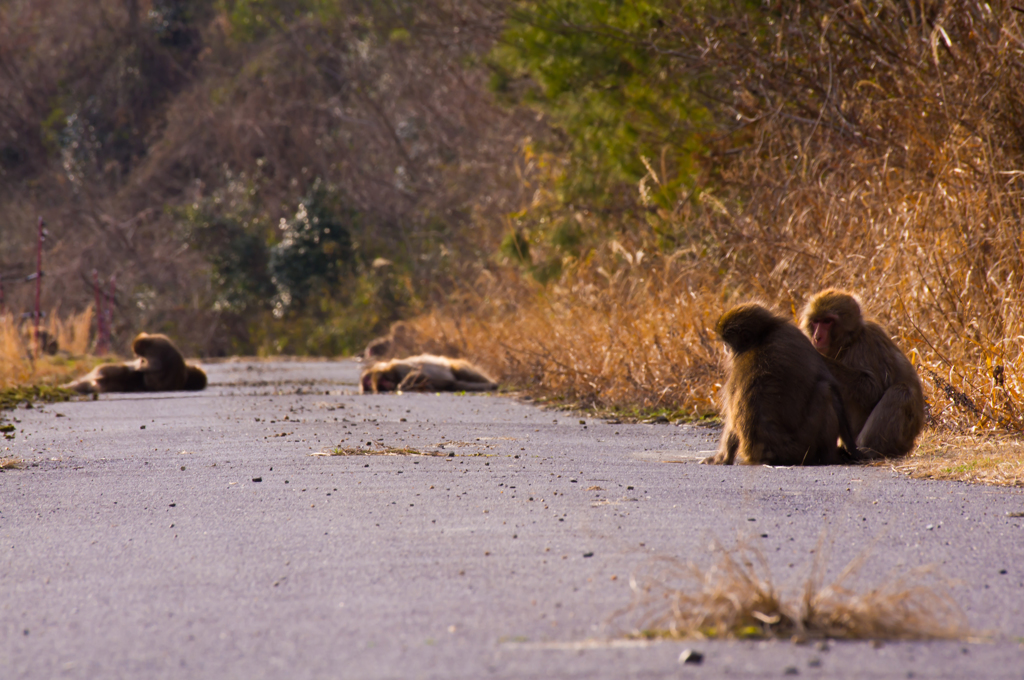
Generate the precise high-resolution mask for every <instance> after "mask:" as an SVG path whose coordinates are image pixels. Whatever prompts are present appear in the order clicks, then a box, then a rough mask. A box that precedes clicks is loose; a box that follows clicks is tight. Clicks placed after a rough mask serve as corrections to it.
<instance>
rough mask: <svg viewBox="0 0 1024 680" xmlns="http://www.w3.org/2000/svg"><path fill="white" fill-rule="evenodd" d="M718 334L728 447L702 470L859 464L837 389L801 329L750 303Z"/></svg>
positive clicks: (721, 324)
mask: <svg viewBox="0 0 1024 680" xmlns="http://www.w3.org/2000/svg"><path fill="white" fill-rule="evenodd" d="M715 331H716V332H717V333H718V335H719V337H721V338H722V340H723V341H724V342H725V344H726V345H728V346H729V349H730V350H731V359H730V364H731V365H730V368H729V378H728V380H727V381H726V384H725V388H724V390H723V407H724V408H723V416H724V420H725V429H724V430H723V432H722V440H721V443H720V445H719V448H718V453H716V454H715V455H714V456H710V457H708V458H706V459H704V461H703V462H704V463H711V464H717V465H732V464H733V463H742V464H747V465H762V464H763V465H828V464H834V463H845V462H848V461H849V458H850V457H856V455H857V452H856V447H855V445H854V438H853V433H852V431H851V430H850V427H849V425H848V423H847V422H846V417H845V413H844V411H843V403H842V397H841V396H840V391H839V384H838V383H837V382H836V379H835V378H833V377H832V374H831V373H829V371H828V368H827V367H826V366H825V361H824V359H822V357H821V355H819V354H818V353H817V352H816V351H815V349H814V346H813V345H811V343H810V341H809V340H808V339H807V338H806V337H805V336H804V334H803V333H801V332H800V330H799V329H798V328H797V327H796V326H794V325H793V324H792V323H790V322H789V321H787V320H786V319H783V318H782V317H779V316H776V315H774V314H772V313H771V312H770V311H768V310H767V309H765V308H764V307H761V306H760V305H757V304H753V303H749V304H744V305H740V306H738V307H734V308H733V309H731V310H729V311H728V312H726V313H725V314H724V315H723V316H722V318H721V319H719V321H718V324H717V325H716V326H715ZM840 437H842V440H843V444H844V445H845V446H846V451H845V452H844V451H842V450H841V449H840V448H839V446H838V443H837V439H838V438H840Z"/></svg>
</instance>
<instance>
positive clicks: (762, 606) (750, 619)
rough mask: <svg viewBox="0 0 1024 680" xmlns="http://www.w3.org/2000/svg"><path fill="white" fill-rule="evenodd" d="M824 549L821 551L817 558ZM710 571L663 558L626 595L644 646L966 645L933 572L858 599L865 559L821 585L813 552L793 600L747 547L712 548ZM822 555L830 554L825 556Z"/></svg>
mask: <svg viewBox="0 0 1024 680" xmlns="http://www.w3.org/2000/svg"><path fill="white" fill-rule="evenodd" d="M820 547H821V546H820V545H819V548H820ZM711 552H712V557H713V560H712V564H711V565H710V566H708V567H702V566H700V565H698V564H696V563H694V562H686V563H684V562H682V561H680V560H677V559H674V558H662V559H659V560H657V561H656V563H654V564H653V565H652V568H651V570H650V571H649V572H648V573H646V574H645V575H643V576H641V577H639V578H638V577H634V578H633V580H632V586H633V589H634V592H635V593H636V601H635V603H634V605H633V606H632V607H630V609H629V610H627V611H625V612H622V613H621V614H623V615H625V614H628V615H629V616H630V618H633V617H636V619H635V620H637V621H639V626H638V630H637V632H636V633H635V635H637V636H641V637H671V638H684V637H713V638H739V639H748V638H782V639H793V640H794V641H802V640H807V639H814V638H818V639H820V638H842V639H850V640H928V639H961V638H965V637H967V636H968V635H969V629H968V627H967V624H966V619H965V617H964V614H963V612H962V611H961V610H960V608H959V607H958V606H957V604H956V602H955V601H954V600H953V598H952V595H951V593H950V587H949V583H948V582H947V581H945V580H943V579H942V578H941V577H940V576H939V575H938V574H937V573H936V572H935V570H934V569H933V568H931V567H922V568H918V569H911V570H908V571H906V572H904V573H900V574H890V575H889V577H887V578H886V580H884V581H882V582H881V583H880V584H878V585H876V586H874V587H872V588H869V589H866V590H857V589H855V588H854V587H853V586H852V584H851V582H852V581H853V580H855V577H856V575H857V574H858V572H860V571H861V569H862V568H863V566H864V564H865V562H866V560H867V557H868V555H869V552H870V551H865V552H863V553H862V554H861V555H860V556H858V557H857V558H856V559H854V560H853V561H852V562H850V563H849V564H848V565H847V566H846V567H845V568H844V569H843V570H842V571H841V572H840V574H839V575H838V576H837V577H836V578H835V579H834V580H833V581H832V582H830V583H825V580H824V576H825V568H826V562H827V557H826V556H824V555H823V553H822V551H821V550H820V549H819V550H817V551H815V555H816V556H815V559H814V561H813V563H812V565H811V568H810V574H809V576H808V577H807V579H806V580H805V581H804V583H803V584H802V586H801V587H798V588H796V589H794V590H795V592H792V593H790V592H784V591H783V590H781V589H780V588H779V587H778V586H777V584H776V583H775V582H774V581H773V578H772V575H771V572H770V570H769V567H768V562H767V560H766V558H765V556H764V555H763V554H762V553H761V551H759V550H758V549H757V548H755V547H753V546H751V545H750V544H749V543H748V542H746V541H739V542H737V544H736V546H735V547H733V548H731V549H728V548H726V547H724V546H723V545H722V544H721V543H719V542H718V541H714V542H713V543H712V545H711ZM826 552H827V551H826Z"/></svg>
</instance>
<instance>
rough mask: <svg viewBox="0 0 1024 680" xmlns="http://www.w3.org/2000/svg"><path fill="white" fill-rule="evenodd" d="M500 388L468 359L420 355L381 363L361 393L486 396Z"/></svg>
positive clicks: (374, 367) (364, 380)
mask: <svg viewBox="0 0 1024 680" xmlns="http://www.w3.org/2000/svg"><path fill="white" fill-rule="evenodd" d="M497 388H498V384H497V383H496V382H494V381H493V380H492V379H491V378H490V377H488V376H487V374H486V373H484V372H483V371H482V370H480V369H479V368H477V367H476V366H474V365H473V364H471V363H469V362H468V361H466V360H465V359H449V358H448V357H441V356H434V355H432V354H420V355H419V356H414V357H409V358H407V359H392V360H391V361H378V362H377V363H375V364H374V365H372V366H370V367H369V368H368V369H366V370H365V371H363V374H362V376H360V378H359V392H360V393H366V392H372V393H373V394H377V393H378V392H394V391H396V390H397V391H400V392H411V391H414V390H418V391H422V392H463V391H465V392H483V391H487V390H494V389H497Z"/></svg>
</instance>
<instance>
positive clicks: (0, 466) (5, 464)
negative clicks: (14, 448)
mask: <svg viewBox="0 0 1024 680" xmlns="http://www.w3.org/2000/svg"><path fill="white" fill-rule="evenodd" d="M23 467H25V462H24V461H23V460H21V459H20V458H14V457H13V456H7V457H4V458H0V470H20V469H21V468H23Z"/></svg>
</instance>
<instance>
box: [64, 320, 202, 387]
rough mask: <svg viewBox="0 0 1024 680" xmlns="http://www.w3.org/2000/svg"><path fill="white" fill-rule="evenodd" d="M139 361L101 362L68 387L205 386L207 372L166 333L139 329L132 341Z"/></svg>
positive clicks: (67, 385) (133, 349)
mask: <svg viewBox="0 0 1024 680" xmlns="http://www.w3.org/2000/svg"><path fill="white" fill-rule="evenodd" d="M132 351H133V352H135V355H136V356H137V357H138V359H136V360H135V361H130V362H126V363H121V364H106V365H103V366H97V367H96V368H94V369H93V370H92V371H90V372H89V373H87V374H86V375H84V376H82V377H81V378H78V379H77V380H74V381H72V382H70V383H68V384H66V385H64V387H66V388H68V389H70V390H74V391H76V392H78V393H80V394H100V393H104V392H164V391H173V390H201V389H204V388H205V387H206V373H205V372H204V371H203V369H201V368H199V367H198V366H192V365H189V364H186V363H185V358H184V357H183V356H182V355H181V352H179V351H178V348H177V347H175V346H174V343H173V342H171V340H170V338H168V337H167V336H166V335H160V334H153V335H150V334H149V333H139V335H138V336H137V337H136V338H135V341H134V342H133V343H132Z"/></svg>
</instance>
